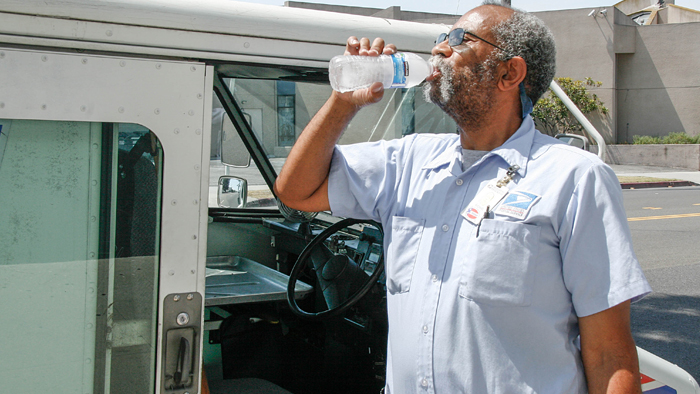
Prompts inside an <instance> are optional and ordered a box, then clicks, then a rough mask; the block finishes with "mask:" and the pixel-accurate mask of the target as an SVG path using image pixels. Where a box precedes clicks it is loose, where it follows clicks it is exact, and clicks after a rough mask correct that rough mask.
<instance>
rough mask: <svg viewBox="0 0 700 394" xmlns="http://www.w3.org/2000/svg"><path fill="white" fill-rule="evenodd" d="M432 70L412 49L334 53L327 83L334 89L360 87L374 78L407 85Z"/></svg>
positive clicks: (393, 85) (390, 85)
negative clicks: (385, 52) (366, 53)
mask: <svg viewBox="0 0 700 394" xmlns="http://www.w3.org/2000/svg"><path fill="white" fill-rule="evenodd" d="M432 73H433V66H432V65H431V64H430V63H428V62H427V61H426V60H424V59H423V58H422V57H420V56H418V55H416V54H415V53H408V52H399V53H395V54H393V55H380V56H336V57H334V58H333V59H331V62H330V64H329V65H328V77H329V79H330V81H331V87H332V88H333V90H337V91H338V92H341V93H342V92H349V91H352V90H357V89H364V88H367V87H369V86H370V85H372V84H373V83H375V82H381V83H382V84H383V85H384V88H410V87H413V86H416V85H418V84H419V83H421V82H423V80H424V79H425V78H427V77H428V76H429V75H430V74H432Z"/></svg>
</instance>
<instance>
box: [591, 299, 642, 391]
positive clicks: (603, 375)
mask: <svg viewBox="0 0 700 394" xmlns="http://www.w3.org/2000/svg"><path fill="white" fill-rule="evenodd" d="M579 328H580V330H581V358H582V359H583V367H584V370H585V372H586V381H587V382H588V392H589V393H591V394H599V393H606V394H613V393H625V394H632V393H634V394H641V392H642V389H641V381H640V377H639V360H638V359H637V348H636V347H635V345H634V340H633V339H632V332H631V330H630V301H626V302H623V303H622V304H619V305H617V306H614V307H612V308H610V309H607V310H604V311H602V312H599V313H596V314H593V315H590V316H586V317H581V318H579Z"/></svg>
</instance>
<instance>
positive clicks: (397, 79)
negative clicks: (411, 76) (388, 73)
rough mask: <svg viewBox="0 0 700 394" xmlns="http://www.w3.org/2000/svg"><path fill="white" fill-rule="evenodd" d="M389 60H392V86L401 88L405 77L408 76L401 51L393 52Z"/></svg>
mask: <svg viewBox="0 0 700 394" xmlns="http://www.w3.org/2000/svg"><path fill="white" fill-rule="evenodd" d="M391 60H393V62H394V82H393V83H392V84H391V87H392V88H402V87H404V86H406V77H408V71H409V70H408V62H407V61H406V58H405V56H404V55H403V53H395V54H393V55H391Z"/></svg>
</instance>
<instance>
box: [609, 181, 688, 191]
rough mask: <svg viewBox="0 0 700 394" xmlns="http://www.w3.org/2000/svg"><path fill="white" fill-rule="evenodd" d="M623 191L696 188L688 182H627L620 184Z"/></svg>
mask: <svg viewBox="0 0 700 394" xmlns="http://www.w3.org/2000/svg"><path fill="white" fill-rule="evenodd" d="M620 186H621V187H622V188H623V189H648V188H652V187H678V186H698V184H697V183H695V182H690V181H666V182H629V183H620Z"/></svg>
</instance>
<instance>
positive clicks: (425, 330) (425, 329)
mask: <svg viewBox="0 0 700 394" xmlns="http://www.w3.org/2000/svg"><path fill="white" fill-rule="evenodd" d="M423 333H424V334H427V333H428V326H423Z"/></svg>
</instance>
